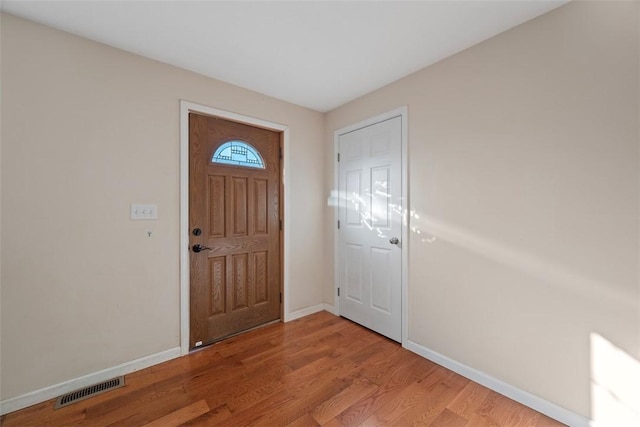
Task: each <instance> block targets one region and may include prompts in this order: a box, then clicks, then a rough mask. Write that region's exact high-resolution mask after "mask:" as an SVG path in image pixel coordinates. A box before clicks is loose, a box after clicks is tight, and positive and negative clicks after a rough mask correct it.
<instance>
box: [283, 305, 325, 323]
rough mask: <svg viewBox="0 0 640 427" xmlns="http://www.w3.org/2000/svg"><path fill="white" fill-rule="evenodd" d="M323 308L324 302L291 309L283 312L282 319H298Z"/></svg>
mask: <svg viewBox="0 0 640 427" xmlns="http://www.w3.org/2000/svg"><path fill="white" fill-rule="evenodd" d="M323 310H324V304H316V305H312V306H311V307H307V308H302V309H300V310H296V311H292V312H291V313H289V314H286V313H285V315H284V321H285V322H291V321H292V320H296V319H299V318H301V317H304V316H308V315H310V314H313V313H317V312H319V311H323Z"/></svg>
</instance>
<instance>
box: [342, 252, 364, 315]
mask: <svg viewBox="0 0 640 427" xmlns="http://www.w3.org/2000/svg"><path fill="white" fill-rule="evenodd" d="M362 261H363V259H362V246H361V245H353V244H347V247H346V253H345V273H346V288H347V289H346V291H347V292H346V296H347V298H349V299H350V300H352V301H356V302H359V303H362Z"/></svg>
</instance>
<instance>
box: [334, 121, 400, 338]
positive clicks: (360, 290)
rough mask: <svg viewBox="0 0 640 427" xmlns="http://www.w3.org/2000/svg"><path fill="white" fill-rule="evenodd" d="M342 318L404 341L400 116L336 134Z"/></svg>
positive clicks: (340, 310)
mask: <svg viewBox="0 0 640 427" xmlns="http://www.w3.org/2000/svg"><path fill="white" fill-rule="evenodd" d="M338 149H339V163H338V170H339V172H338V185H339V194H340V197H339V213H338V219H339V221H340V222H339V227H340V229H339V231H338V236H339V237H338V239H339V242H338V276H339V279H338V286H339V290H338V292H339V297H338V298H339V312H340V315H341V316H344V317H346V318H348V319H351V320H353V321H354V322H357V323H360V324H361V325H363V326H366V327H367V328H370V329H372V330H374V331H376V332H378V333H380V334H382V335H385V336H387V337H389V338H391V339H393V340H395V341H398V342H400V341H401V340H402V250H401V245H402V241H401V238H402V218H403V212H402V181H401V177H402V170H401V168H402V117H401V116H398V117H394V118H391V119H388V120H384V121H381V122H378V123H375V124H372V125H370V126H366V127H362V128H360V129H357V130H354V131H351V132H348V133H344V134H340V135H339V136H338Z"/></svg>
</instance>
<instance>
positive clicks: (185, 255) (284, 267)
mask: <svg viewBox="0 0 640 427" xmlns="http://www.w3.org/2000/svg"><path fill="white" fill-rule="evenodd" d="M189 113H196V114H201V115H205V116H213V117H220V118H222V119H226V120H231V121H235V122H239V123H243V124H247V125H251V126H256V127H260V128H264V129H268V130H273V131H277V132H280V133H281V137H280V138H281V142H280V144H281V147H282V155H283V157H282V159H281V160H280V174H281V175H280V176H281V177H283V179H281V180H280V198H281V199H280V200H281V203H280V215H281V218H282V220H283V227H282V228H283V231H282V235H281V237H282V238H281V239H280V245H281V248H282V249H281V254H283V256H282V257H281V260H280V262H281V270H280V271H281V275H282V281H281V284H280V286H281V292H282V305H281V311H282V312H281V316H280V317H281V320H282V321H284V322H287V321H289V320H290V319H289V317H290V312H289V298H288V297H289V267H288V266H289V262H288V260H289V248H290V246H291V245H289V239H290V236H289V233H288V232H287V230H288V228H289V227H288V219H289V217H290V215H289V205H290V203H289V194H288V193H287V192H286V189H287V188H288V175H285V174H284V173H283V171H284V170H287V169H288V168H289V162H290V159H289V156H288V151H289V150H288V147H289V141H290V140H289V127H288V126H287V125H283V124H280V123H276V122H271V121H268V120H262V119H258V118H255V117H251V116H245V115H243V114H238V113H233V112H230V111H225V110H220V109H217V108H213V107H209V106H206V105H202V104H197V103H194V102H190V101H184V100H181V101H180V353H181V354H182V355H185V354H188V353H189V333H190V320H189V302H190V300H189V286H190V277H189V276H190V274H189V273H190V263H189V253H190V252H189Z"/></svg>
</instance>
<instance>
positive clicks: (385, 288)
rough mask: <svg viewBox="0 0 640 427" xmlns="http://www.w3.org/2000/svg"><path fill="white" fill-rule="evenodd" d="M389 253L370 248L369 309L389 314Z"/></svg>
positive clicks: (390, 298) (390, 282) (390, 288)
mask: <svg viewBox="0 0 640 427" xmlns="http://www.w3.org/2000/svg"><path fill="white" fill-rule="evenodd" d="M390 252H391V251H390V250H389V249H384V248H371V307H373V308H375V309H378V310H381V311H383V312H385V313H387V314H390V313H391V306H392V304H391V301H392V298H393V295H392V294H391V292H392V287H391V285H392V283H393V282H392V280H391V274H390V273H391V271H392V268H391V253H390Z"/></svg>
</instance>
